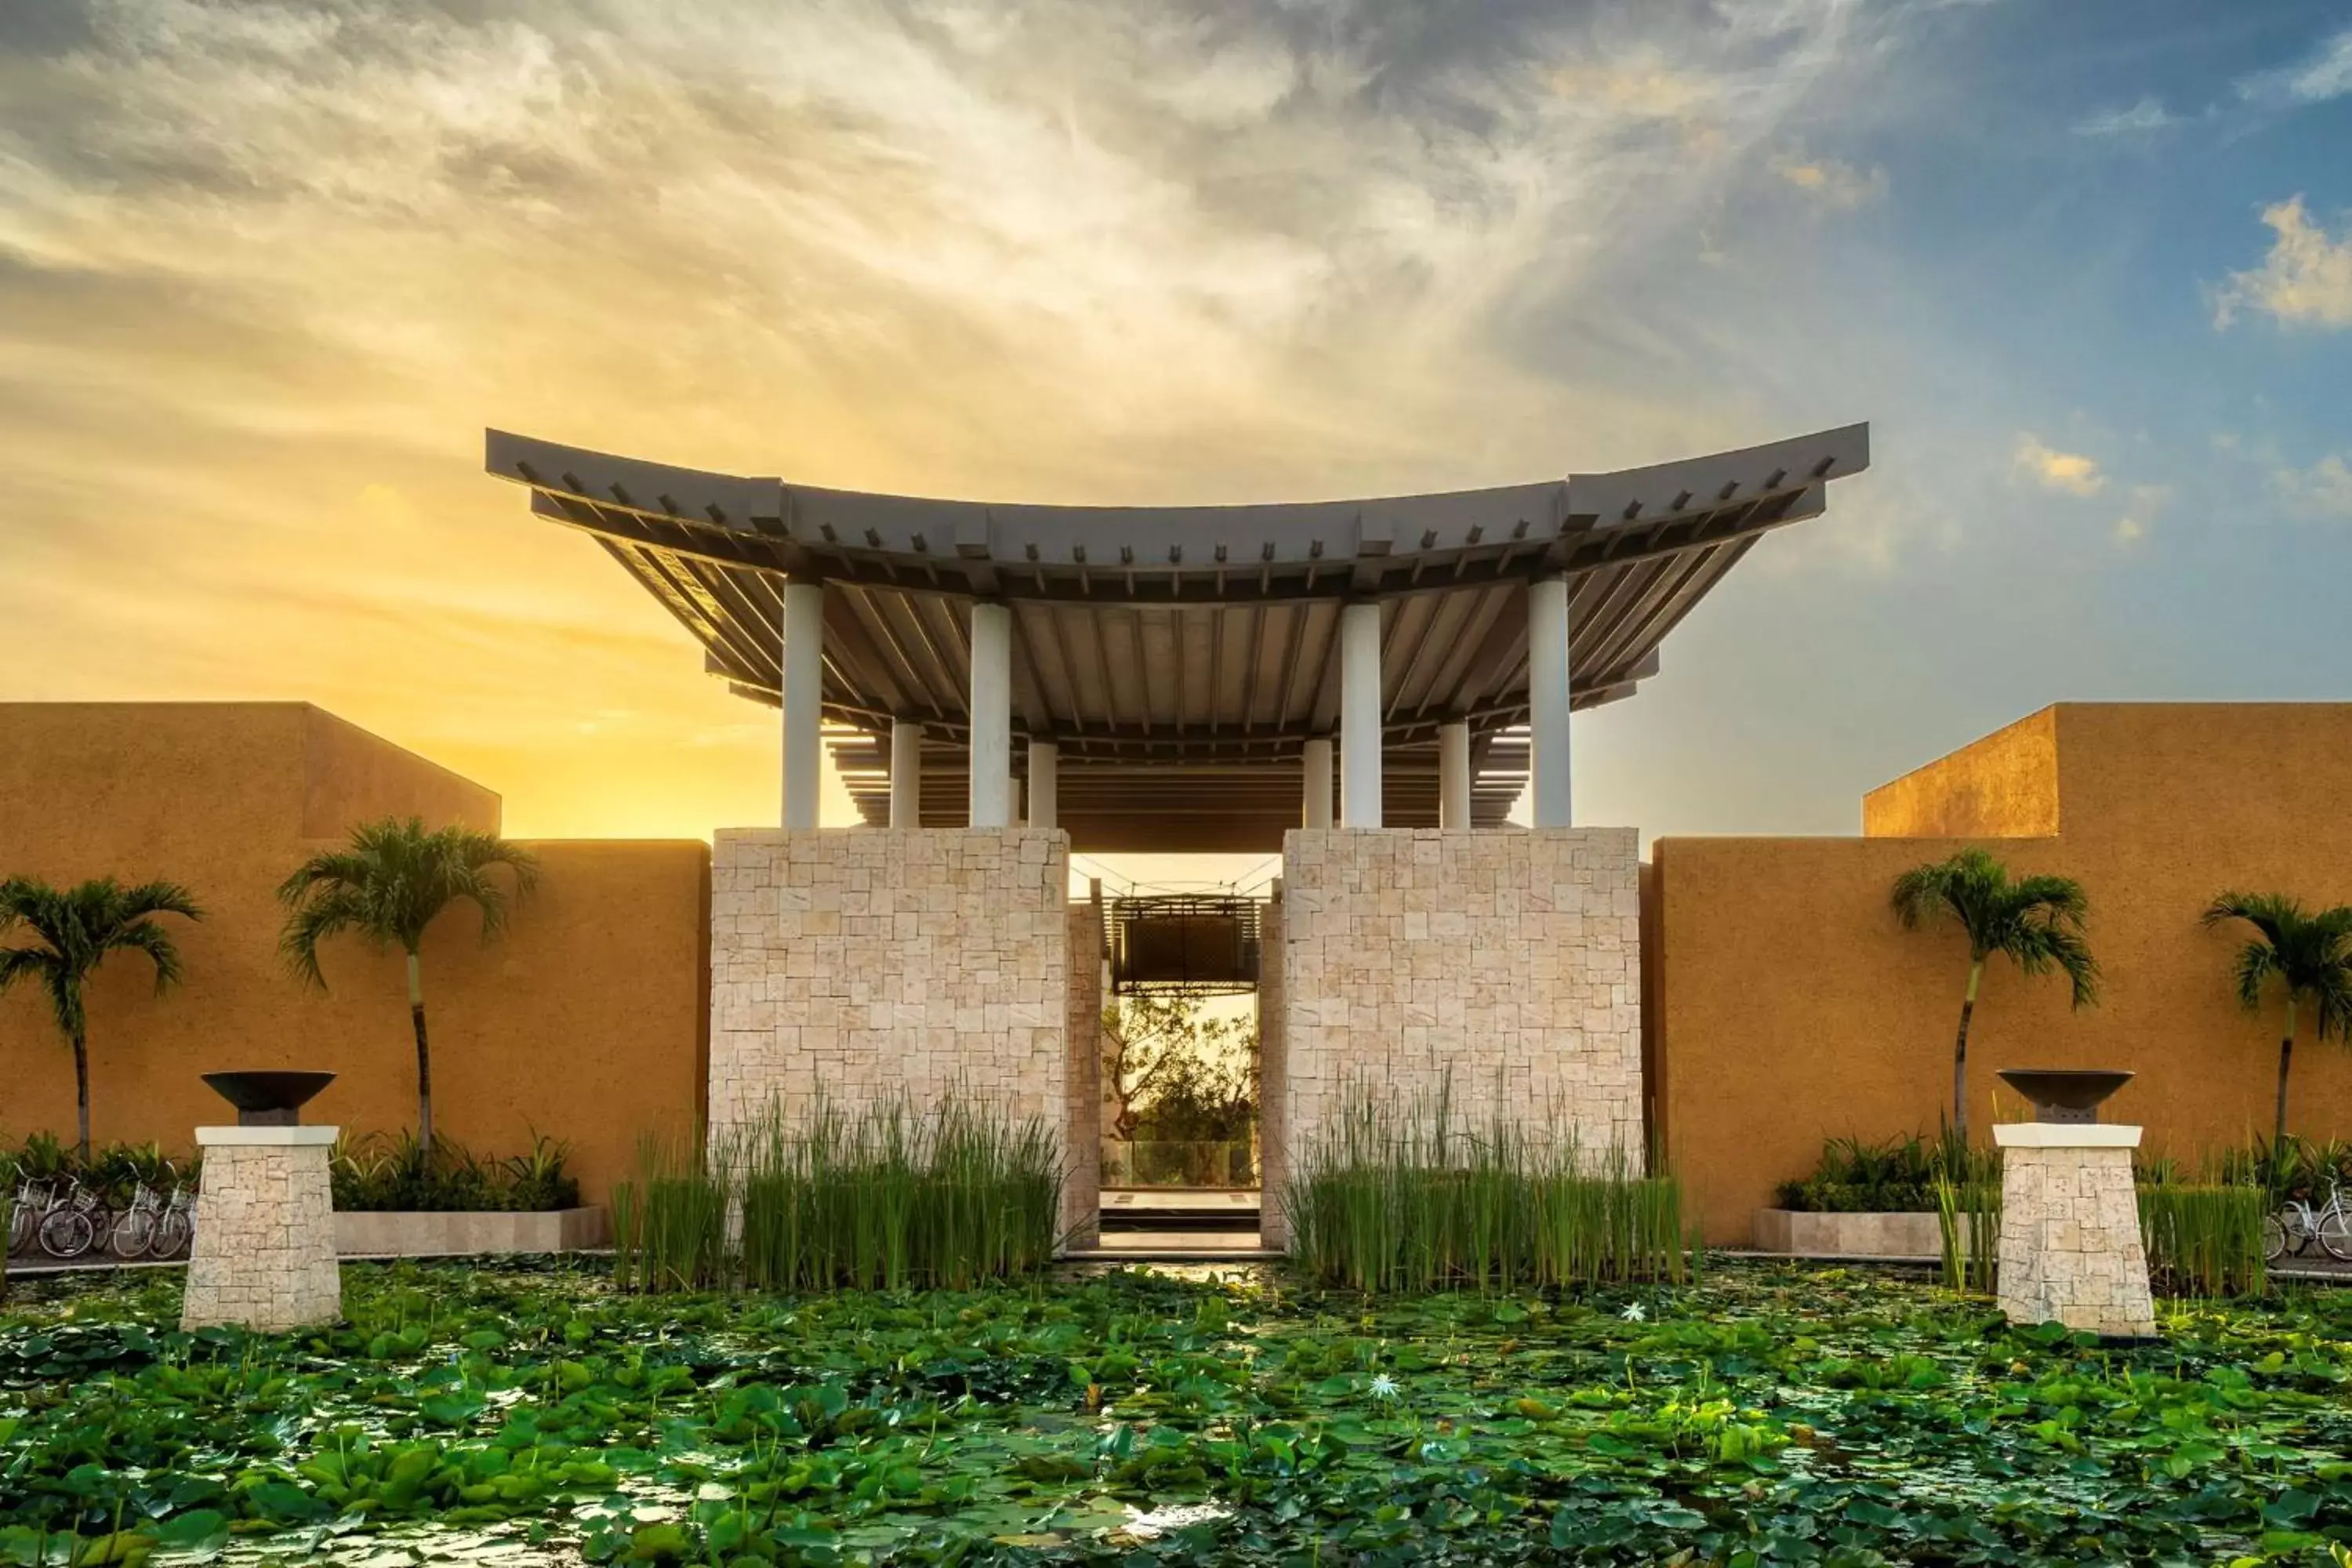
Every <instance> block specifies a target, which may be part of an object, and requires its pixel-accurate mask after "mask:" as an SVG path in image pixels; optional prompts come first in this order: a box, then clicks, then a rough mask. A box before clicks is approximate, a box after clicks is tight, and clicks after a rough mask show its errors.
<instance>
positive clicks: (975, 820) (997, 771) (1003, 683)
mask: <svg viewBox="0 0 2352 1568" xmlns="http://www.w3.org/2000/svg"><path fill="white" fill-rule="evenodd" d="M971 826H974V827H1010V826H1013V612H1012V611H1011V610H1010V609H1008V608H1006V607H1005V606H1004V605H989V604H982V603H978V602H975V603H974V604H973V605H972V606H971Z"/></svg>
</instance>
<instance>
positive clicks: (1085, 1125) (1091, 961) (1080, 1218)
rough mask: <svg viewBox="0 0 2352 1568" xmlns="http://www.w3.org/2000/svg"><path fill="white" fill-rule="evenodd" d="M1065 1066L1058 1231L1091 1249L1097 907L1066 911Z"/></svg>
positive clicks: (1097, 1109) (1099, 945)
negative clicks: (1063, 1170) (1067, 1001)
mask: <svg viewBox="0 0 2352 1568" xmlns="http://www.w3.org/2000/svg"><path fill="white" fill-rule="evenodd" d="M1069 942H1070V992H1069V995H1070V1011H1069V1022H1068V1025H1067V1027H1068V1031H1069V1034H1068V1064H1069V1065H1068V1067H1067V1068H1066V1079H1065V1083H1064V1104H1065V1106H1066V1110H1065V1112H1064V1115H1063V1121H1062V1148H1063V1150H1064V1159H1065V1162H1066V1174H1065V1176H1064V1179H1063V1184H1062V1205H1063V1218H1062V1227H1063V1229H1064V1230H1066V1231H1067V1232H1068V1233H1069V1236H1070V1245H1072V1246H1073V1247H1091V1246H1093V1245H1094V1244H1095V1242H1096V1240H1097V1237H1098V1233H1099V1231H1100V1229H1101V1219H1102V1047H1103V1041H1102V1009H1103V994H1102V964H1103V907H1102V905H1101V904H1099V903H1096V902H1092V901H1088V902H1086V903H1078V904H1072V905H1071V906H1070V937H1069Z"/></svg>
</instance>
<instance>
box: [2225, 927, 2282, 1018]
mask: <svg viewBox="0 0 2352 1568" xmlns="http://www.w3.org/2000/svg"><path fill="white" fill-rule="evenodd" d="M2234 968H2235V972H2236V977H2237V987H2238V1001H2239V1004H2240V1005H2242V1006H2243V1007H2244V1008H2245V1009H2246V1010H2247V1011H2248V1012H2252V1011H2253V1010H2254V1009H2255V1008H2257V1007H2260V1006H2261V1005H2263V982H2264V981H2267V980H2268V979H2269V978H2270V977H2271V976H2272V975H2273V974H2275V973H2278V949H2276V948H2274V947H2273V946H2272V945H2271V944H2270V943H2269V942H2248V943H2246V945H2245V946H2243V947H2242V948H2240V949H2239V950H2238V962H2237V963H2236V965H2235V966H2234Z"/></svg>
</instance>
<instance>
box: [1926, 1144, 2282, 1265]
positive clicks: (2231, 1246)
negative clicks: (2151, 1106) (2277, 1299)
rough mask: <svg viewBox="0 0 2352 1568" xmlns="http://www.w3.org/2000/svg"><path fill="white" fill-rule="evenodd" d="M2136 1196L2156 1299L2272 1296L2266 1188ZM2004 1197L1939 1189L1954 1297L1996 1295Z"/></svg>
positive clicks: (1942, 1184)
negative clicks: (2266, 1261)
mask: <svg viewBox="0 0 2352 1568" xmlns="http://www.w3.org/2000/svg"><path fill="white" fill-rule="evenodd" d="M2151 1169H2153V1168H2152V1167H2151ZM2137 1191H2138V1194H2139V1229H2140V1245H2141V1247H2142V1249H2143V1251H2144V1252H2145V1253H2146V1255H2147V1271H2148V1282H2149V1286H2150V1288H2151V1289H2153V1290H2154V1291H2155V1292H2156V1293H2157V1294H2158V1295H2162V1296H2183V1295H2196V1296H2252V1295H2260V1294H2261V1293H2262V1292H2263V1290H2264V1289H2266V1288H2267V1285H2268V1276H2267V1274H2266V1272H2265V1270H2264V1268H2263V1215H2264V1214H2265V1213H2267V1212H2268V1209H2269V1201H2268V1198H2267V1195H2266V1194H2264V1192H2263V1189H2262V1188H2261V1187H2258V1186H2231V1185H2210V1186H2192V1185H2189V1184H2183V1183H2179V1182H2174V1181H2168V1180H2158V1181H2154V1182H2147V1181H2143V1182H2142V1183H2141V1184H2139V1186H2138V1188H2137ZM2000 1197H2001V1194H2000V1183H1998V1182H1971V1183H1967V1184H1958V1183H1954V1182H1950V1181H1939V1182H1938V1183H1937V1185H1936V1213H1937V1221H1938V1225H1939V1228H1940V1230H1941V1232H1942V1236H1943V1253H1944V1258H1943V1262H1944V1284H1945V1285H1946V1286H1947V1287H1948V1289H1954V1290H1964V1291H1975V1292H1979V1293H1982V1294H1990V1293H1991V1292H1992V1291H1994V1290H1995V1289H1997V1288H1998V1284H1999V1275H2000V1270H1999V1262H2000V1259H1999V1250H2000Z"/></svg>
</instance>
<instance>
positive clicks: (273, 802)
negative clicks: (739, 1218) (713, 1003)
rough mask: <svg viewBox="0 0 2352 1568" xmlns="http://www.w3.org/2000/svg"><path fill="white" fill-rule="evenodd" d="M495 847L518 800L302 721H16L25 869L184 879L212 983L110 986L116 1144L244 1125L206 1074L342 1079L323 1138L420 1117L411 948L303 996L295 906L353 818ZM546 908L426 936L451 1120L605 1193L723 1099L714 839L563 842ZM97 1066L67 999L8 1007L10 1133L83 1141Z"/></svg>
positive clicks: (19, 996)
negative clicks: (293, 877)
mask: <svg viewBox="0 0 2352 1568" xmlns="http://www.w3.org/2000/svg"><path fill="white" fill-rule="evenodd" d="M388 814H389V815H399V816H409V815H415V816H422V817H424V818H425V820H426V821H427V823H428V824H431V825H434V826H438V825H441V824H443V823H446V822H448V821H451V820H459V821H464V822H467V823H468V824H469V825H471V826H479V827H489V828H495V827H496V826H498V824H499V801H498V797H497V796H496V795H493V794H491V793H490V792H489V791H488V790H485V789H482V788H480V787H479V786H478V785H475V784H470V783H468V782H467V781H466V780H464V779H461V778H458V777H457V775H455V774H453V773H448V772H447V771H446V769H442V768H439V767H436V766H435V765H433V764H432V763H426V762H425V761H424V760H423V759H421V758H417V757H415V756H413V755H412V754H411V753H408V752H403V751H401V750H400V749H399V748H397V747H394V746H392V745H390V744H388V743H386V742H383V741H380V740H377V739H376V738H375V737H373V736H371V735H368V734H367V733H365V732H364V731H359V730H356V729H353V728H352V726H350V725H348V724H344V723H342V722H341V721H339V720H336V719H334V718H333V717H331V715H328V714H325V713H321V712H320V711H319V710H316V709H313V708H309V707H307V706H305V705H302V704H299V703H190V704H177V703H138V704H83V703H24V704H5V705H0V876H5V875H11V874H21V875H26V876H34V877H39V878H43V879H47V880H49V881H51V882H56V883H60V884H62V883H67V882H73V881H79V880H82V879H87V878H90V877H99V876H106V875H112V876H115V877H117V878H119V879H122V880H125V881H143V880H149V879H170V880H173V881H179V882H184V883H185V884H187V885H188V887H189V888H190V889H192V890H193V891H194V894H195V896H196V899H197V901H198V902H199V903H201V904H202V905H203V906H204V908H205V920H204V921H202V922H201V923H198V924H194V925H190V924H188V923H187V922H184V921H177V920H171V919H168V918H167V919H166V921H165V923H166V924H168V925H170V926H172V927H173V928H175V930H174V932H173V934H174V936H175V938H176V940H177V942H178V943H179V947H180V952H181V955H182V958H183V960H184V963H185V966H186V969H187V980H186V983H185V984H183V985H181V986H179V987H177V988H175V989H174V990H173V991H172V992H171V993H169V994H166V995H164V996H163V997H161V998H158V997H156V996H155V995H154V994H153V987H152V970H151V969H149V968H148V967H147V965H146V963H145V961H144V960H143V959H141V958H139V957H137V955H135V954H120V955H117V956H115V957H113V958H110V959H109V960H108V961H107V963H106V965H105V967H104V968H103V969H101V970H100V973H99V976H98V980H97V983H96V984H95V985H94V986H93V987H92V990H91V993H90V1000H89V1007H90V1058H91V1068H90V1076H91V1101H92V1104H91V1132H92V1135H93V1136H94V1137H95V1138H97V1139H98V1140H99V1141H100V1142H112V1141H115V1140H118V1139H123V1140H131V1141H136V1142H144V1141H147V1140H150V1139H152V1140H153V1141H155V1142H160V1143H162V1144H163V1145H164V1146H165V1147H166V1148H167V1149H171V1150H180V1151H184V1150H185V1149H187V1148H188V1147H190V1145H191V1142H192V1129H194V1127H195V1126H196V1125H197V1124H199V1123H209V1122H216V1121H225V1120H227V1119H228V1116H229V1113H228V1110H227V1107H226V1106H225V1105H224V1104H222V1102H221V1101H220V1100H219V1099H218V1098H217V1097H215V1095H214V1094H213V1093H212V1092H211V1091H210V1090H209V1089H205V1086H204V1084H203V1083H202V1082H201V1081H200V1079H199V1078H198V1075H199V1074H200V1073H203V1072H206V1071H212V1070H215V1069H219V1068H238V1067H242V1068H325V1069H328V1070H331V1071H333V1072H336V1073H338V1074H340V1075H341V1076H340V1077H339V1078H338V1079H337V1080H336V1081H335V1083H333V1084H332V1085H331V1086H330V1087H329V1088H328V1089H327V1090H326V1092H325V1093H324V1094H322V1095H320V1098H319V1099H318V1100H315V1101H313V1102H312V1108H311V1109H310V1110H306V1111H305V1116H306V1119H308V1120H311V1121H322V1122H323V1121H333V1122H337V1123H340V1124H341V1125H343V1126H345V1127H348V1128H351V1129H352V1130H354V1131H373V1130H376V1129H398V1128H403V1127H407V1126H412V1125H413V1124H414V1122H415V1047H414V1046H413V1044H412V1043H411V1037H410V1035H409V1028H408V1011H407V1006H406V1002H405V993H404V982H403V978H402V973H401V964H400V961H399V958H398V957H397V955H379V954H377V953H374V952H372V951H371V950H370V949H369V948H368V947H367V946H366V945H365V944H364V943H363V942H360V941H358V940H357V939H342V940H339V941H337V942H332V943H331V944H330V945H329V947H328V949H327V950H326V956H325V967H326V971H327V979H328V984H329V986H330V990H329V991H328V992H327V993H326V994H323V995H322V994H319V993H318V992H316V991H310V990H306V989H304V988H303V987H301V986H299V985H298V984H296V983H295V982H294V981H293V980H292V979H290V978H289V976H288V975H287V973H286V972H285V969H284V967H283V965H282V964H281V963H280V962H279V960H278V952H277V937H278V927H279V922H280V919H281V911H280V910H279V907H278V902H277V900H276V896H275V889H276V888H277V885H278V881H279V880H280V879H283V878H284V877H285V875H286V874H287V872H288V871H289V870H291V869H292V868H293V867H294V866H295V865H296V864H298V863H299V861H300V860H301V859H302V858H304V857H306V856H308V855H310V854H311V853H313V852H315V851H316V850H317V849H319V848H321V847H327V845H328V844H330V843H331V841H332V840H333V839H335V838H339V837H341V828H342V827H343V826H348V825H349V823H351V822H352V821H356V820H361V819H363V818H365V817H368V816H383V815H388ZM530 847H532V848H533V849H534V850H535V851H537V853H538V854H539V856H540V858H541V883H540V890H539V892H538V894H537V895H536V896H534V897H533V898H532V899H530V900H529V901H528V902H527V903H525V904H524V905H523V906H522V907H521V909H520V910H519V911H518V912H517V915H516V917H515V920H514V921H513V924H512V925H511V927H510V928H509V931H508V933H507V934H506V936H505V937H504V938H503V939H501V940H500V941H499V942H498V943H497V944H496V945H494V946H489V947H485V946H483V945H482V943H481V942H479V940H478V936H477V934H476V933H477V927H476V926H475V924H474V923H473V921H472V920H471V919H470V910H467V909H465V908H460V909H457V910H453V911H452V912H451V913H450V914H448V915H447V916H446V917H445V918H444V920H443V921H442V922H441V923H440V924H438V925H436V927H435V928H434V930H433V932H432V933H431V935H430V936H429V937H428V939H427V942H426V946H425V1002H426V1006H427V1009H428V1016H429V1019H430V1022H431V1025H432V1030H433V1071H434V1108H435V1117H436V1124H437V1126H438V1128H439V1130H440V1131H443V1132H445V1133H446V1134H447V1135H449V1136H451V1137H454V1138H456V1139H457V1140H459V1141H460V1142H465V1143H467V1144H468V1145H470V1146H471V1147H473V1148H474V1149H476V1150H477V1151H478V1152H485V1153H501V1154H503V1153H513V1152H520V1150H522V1149H523V1148H525V1147H526V1146H528V1144H529V1142H530V1136H531V1131H532V1130H533V1129H534V1128H536V1129H537V1130H538V1131H541V1132H544V1133H547V1134H548V1135H550V1136H551V1137H555V1138H560V1139H563V1140H565V1141H567V1142H570V1143H571V1144H572V1149H573V1159H574V1163H575V1165H576V1167H577V1169H578V1170H579V1172H580V1174H581V1177H582V1180H583V1185H584V1186H585V1187H586V1188H587V1189H588V1193H589V1195H590V1196H591V1198H592V1200H594V1199H598V1198H601V1196H602V1195H603V1194H604V1191H605V1190H606V1189H607V1187H608V1186H609V1184H610V1183H611V1181H612V1179H613V1178H614V1175H616V1174H618V1173H623V1172H625V1169H626V1168H627V1166H628V1164H629V1163H630V1162H631V1161H632V1160H633V1159H634V1155H635V1142H636V1138H637V1136H638V1134H639V1132H640V1131H646V1130H653V1129H659V1130H665V1131H686V1130H688V1129H689V1128H691V1127H692V1126H693V1125H694V1123H695V1121H696V1119H697V1117H698V1107H699V1103H700V1097H701V1093H702V1084H703V1081H704V1066H705V1064H704V1060H703V1055H702V1052H703V1044H702V1042H703V1040H704V1038H705V1030H704V1027H703V1017H704V1010H705V1008H706V1006H707V997H708V988H707V985H706V983H705V978H704V976H705V973H706V967H705V957H704V953H703V942H704V935H703V933H704V930H705V920H704V910H706V909H707V908H708V898H707V893H706V889H707V887H708V879H709V851H708V849H707V848H706V847H704V846H703V845H702V844H700V843H699V842H696V841H686V842H661V843H628V842H620V841H593V842H549V843H539V844H533V845H532V846H530ZM73 1121H74V1107H73V1066H72V1058H71V1055H70V1054H69V1052H68V1050H67V1048H66V1047H65V1044H64V1042H63V1041H62V1039H61V1038H60V1037H58V1032H57V1030H56V1027H55V1026H54V1025H53V1024H52V1023H51V1022H50V1020H49V1017H48V1016H47V1011H46V1007H45V1005H44V1004H43V1003H42V1001H41V999H40V998H39V997H37V995H35V994H33V993H32V992H30V991H29V990H27V989H23V988H20V989H19V990H18V991H17V992H16V993H15V994H11V995H10V996H8V997H6V998H5V999H0V1134H5V1135H6V1136H8V1137H11V1138H15V1137H21V1136H22V1135H23V1134H25V1133H26V1132H28V1131H36V1130H42V1129H47V1130H51V1131H57V1132H58V1133H59V1134H60V1135H61V1136H69V1135H70V1133H71V1131H72V1128H73Z"/></svg>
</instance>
